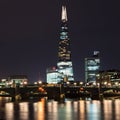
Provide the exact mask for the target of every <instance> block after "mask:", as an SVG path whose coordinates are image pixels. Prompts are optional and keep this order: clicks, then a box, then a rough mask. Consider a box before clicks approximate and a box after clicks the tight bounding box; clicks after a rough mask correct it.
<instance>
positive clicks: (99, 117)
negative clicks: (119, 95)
mask: <svg viewBox="0 0 120 120" xmlns="http://www.w3.org/2000/svg"><path fill="white" fill-rule="evenodd" d="M0 120H120V99H115V100H103V101H99V100H72V99H66V100H65V102H64V103H59V102H57V101H54V100H46V99H44V98H43V99H41V100H39V101H29V102H28V101H20V102H11V101H10V100H9V98H2V97H1V98H0Z"/></svg>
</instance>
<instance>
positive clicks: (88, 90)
mask: <svg viewBox="0 0 120 120" xmlns="http://www.w3.org/2000/svg"><path fill="white" fill-rule="evenodd" d="M107 91H109V92H107ZM61 95H64V96H65V97H66V98H80V97H81V98H85V97H91V98H92V99H99V97H100V95H103V97H110V96H111V97H112V96H119V97H120V87H88V86H63V85H54V86H47V85H43V86H42V85H33V86H29V85H28V86H27V85H26V86H24V87H19V86H18V87H15V88H7V87H4V88H0V96H2V97H11V98H12V99H13V100H15V99H23V100H24V99H26V100H28V99H30V98H31V99H32V98H33V99H34V98H35V99H37V98H41V97H47V98H48V99H55V100H59V99H60V96H61Z"/></svg>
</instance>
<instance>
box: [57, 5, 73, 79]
mask: <svg viewBox="0 0 120 120" xmlns="http://www.w3.org/2000/svg"><path fill="white" fill-rule="evenodd" d="M57 68H58V72H59V73H60V74H59V75H60V76H59V78H60V79H61V81H62V80H64V78H65V77H67V79H68V81H74V77H73V66H72V61H71V51H70V40H69V37H68V27H67V12H66V7H65V6H63V7H62V24H61V31H60V40H59V48H58V63H57Z"/></svg>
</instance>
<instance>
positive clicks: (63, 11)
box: [61, 6, 67, 22]
mask: <svg viewBox="0 0 120 120" xmlns="http://www.w3.org/2000/svg"><path fill="white" fill-rule="evenodd" d="M61 20H62V21H63V22H66V21H67V11H66V6H62V14H61Z"/></svg>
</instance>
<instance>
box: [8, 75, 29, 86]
mask: <svg viewBox="0 0 120 120" xmlns="http://www.w3.org/2000/svg"><path fill="white" fill-rule="evenodd" d="M8 82H9V85H11V86H13V87H15V86H24V85H26V84H27V83H28V77H27V75H12V76H9V77H8Z"/></svg>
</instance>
